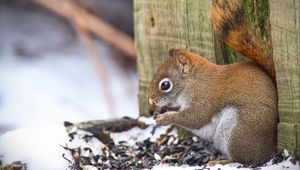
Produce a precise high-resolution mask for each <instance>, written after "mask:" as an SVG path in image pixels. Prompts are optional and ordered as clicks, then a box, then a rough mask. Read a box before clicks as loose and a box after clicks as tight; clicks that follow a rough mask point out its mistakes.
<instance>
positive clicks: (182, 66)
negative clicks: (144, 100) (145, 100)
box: [149, 49, 190, 113]
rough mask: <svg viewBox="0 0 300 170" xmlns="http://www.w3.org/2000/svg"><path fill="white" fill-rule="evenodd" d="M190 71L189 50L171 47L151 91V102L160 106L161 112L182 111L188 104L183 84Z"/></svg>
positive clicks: (155, 77)
mask: <svg viewBox="0 0 300 170" xmlns="http://www.w3.org/2000/svg"><path fill="white" fill-rule="evenodd" d="M189 71H190V61H189V58H188V52H187V51H186V50H184V49H170V50H169V58H168V59H167V60H166V61H165V62H164V63H163V64H162V65H161V66H160V68H159V70H158V72H157V73H156V75H155V76H154V78H153V80H152V82H151V85H150V91H149V103H150V104H152V105H156V106H158V108H159V109H158V110H159V111H160V113H164V112H168V111H182V110H184V109H185V108H186V106H187V99H186V98H185V97H186V96H185V95H184V94H183V91H184V89H183V87H185V86H184V85H183V84H185V83H186V82H185V79H186V78H187V76H188V74H189Z"/></svg>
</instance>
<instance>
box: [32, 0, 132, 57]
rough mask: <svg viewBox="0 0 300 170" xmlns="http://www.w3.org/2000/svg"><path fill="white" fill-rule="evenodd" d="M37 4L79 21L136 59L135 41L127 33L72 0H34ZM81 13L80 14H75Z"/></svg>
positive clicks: (72, 21)
mask: <svg viewBox="0 0 300 170" xmlns="http://www.w3.org/2000/svg"><path fill="white" fill-rule="evenodd" d="M34 1H35V2H36V3H37V4H39V5H41V6H43V7H45V8H47V9H49V10H50V11H52V12H54V13H56V14H58V15H60V16H62V17H64V18H66V19H67V20H69V21H70V22H71V23H77V24H78V25H80V27H82V28H84V29H85V30H86V31H87V32H92V33H94V34H95V35H96V36H98V37H99V38H101V39H102V40H104V41H105V42H107V43H108V44H110V45H111V46H113V47H115V48H116V49H118V50H120V51H121V52H123V53H124V54H126V55H127V57H128V58H129V59H130V60H132V61H134V62H135V61H136V50H135V47H134V41H133V39H132V38H131V37H129V36H128V35H127V34H125V33H123V32H121V31H119V30H117V29H116V28H114V27H113V26H111V25H109V24H108V23H106V22H104V21H103V20H101V19H100V18H97V17H96V16H94V15H92V14H90V13H89V12H88V11H86V10H84V9H83V8H82V7H80V6H78V5H77V4H76V3H74V2H73V1H71V0H34ZM74 14H80V15H74Z"/></svg>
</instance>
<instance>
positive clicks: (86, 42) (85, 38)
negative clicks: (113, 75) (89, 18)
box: [73, 23, 116, 114]
mask: <svg viewBox="0 0 300 170" xmlns="http://www.w3.org/2000/svg"><path fill="white" fill-rule="evenodd" d="M73 26H74V28H75V30H76V32H77V34H78V37H79V38H80V40H81V42H82V44H83V46H84V47H85V49H86V51H87V53H88V55H87V56H88V57H89V58H90V60H91V61H92V63H93V64H94V65H95V68H96V71H97V75H98V76H99V79H100V80H101V85H102V89H103V92H104V95H105V97H106V99H107V100H106V102H107V107H108V110H109V113H112V114H113V113H116V112H115V102H114V99H113V95H112V94H111V89H110V87H111V86H110V83H109V77H108V74H107V72H106V69H105V65H104V64H103V63H102V62H101V60H100V56H99V55H98V53H97V50H96V47H95V45H94V43H93V42H92V38H91V37H90V35H89V34H88V32H87V31H86V30H85V29H84V28H81V27H80V26H79V25H77V24H76V23H74V24H73Z"/></svg>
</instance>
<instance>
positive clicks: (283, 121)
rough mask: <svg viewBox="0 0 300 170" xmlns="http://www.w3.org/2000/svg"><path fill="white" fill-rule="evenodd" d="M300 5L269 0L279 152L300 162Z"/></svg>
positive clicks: (297, 1) (296, 1) (297, 2)
mask: <svg viewBox="0 0 300 170" xmlns="http://www.w3.org/2000/svg"><path fill="white" fill-rule="evenodd" d="M299 11H300V1H299V0H284V1H277V0H270V18H271V25H272V42H273V49H274V51H273V56H274V59H275V68H276V78H277V87H278V98H279V101H278V102H279V103H278V104H279V118H280V123H279V125H278V148H279V149H280V150H282V149H288V150H289V151H291V152H293V153H296V154H297V156H298V158H300V26H299V19H300V14H299V13H300V12H299Z"/></svg>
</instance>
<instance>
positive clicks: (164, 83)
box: [159, 78, 173, 92]
mask: <svg viewBox="0 0 300 170" xmlns="http://www.w3.org/2000/svg"><path fill="white" fill-rule="evenodd" d="M172 87H173V85H172V82H171V80H170V79H168V78H164V79H162V80H161V81H160V82H159V90H161V91H162V92H170V91H171V90H172Z"/></svg>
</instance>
